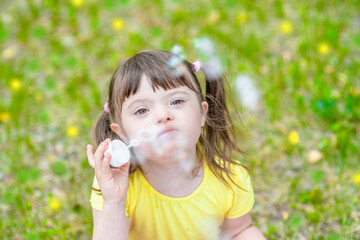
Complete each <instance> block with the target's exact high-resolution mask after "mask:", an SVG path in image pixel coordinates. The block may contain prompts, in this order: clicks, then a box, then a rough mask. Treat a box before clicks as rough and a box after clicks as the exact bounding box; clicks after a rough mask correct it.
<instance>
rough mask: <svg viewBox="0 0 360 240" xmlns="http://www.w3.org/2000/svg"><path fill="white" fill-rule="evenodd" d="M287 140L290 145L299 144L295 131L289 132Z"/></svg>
mask: <svg viewBox="0 0 360 240" xmlns="http://www.w3.org/2000/svg"><path fill="white" fill-rule="evenodd" d="M288 139H289V142H290V143H291V144H292V145H297V144H298V143H299V140H300V137H299V134H298V133H297V132H296V131H291V132H290V133H289V135H288Z"/></svg>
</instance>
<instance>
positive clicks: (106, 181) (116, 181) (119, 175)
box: [86, 138, 130, 203]
mask: <svg viewBox="0 0 360 240" xmlns="http://www.w3.org/2000/svg"><path fill="white" fill-rule="evenodd" d="M110 142H111V140H110V138H108V139H106V140H105V141H103V142H102V143H100V145H99V147H98V148H97V149H96V152H95V154H93V146H92V145H90V144H89V145H88V147H87V151H86V154H87V157H88V161H89V164H90V166H91V167H92V168H94V169H95V176H96V179H97V181H98V183H99V185H100V189H101V193H102V195H103V198H104V203H105V202H108V203H126V194H127V189H128V187H129V166H130V162H127V163H126V164H124V165H122V166H120V167H118V168H110V160H111V154H110V153H106V156H105V157H104V153H105V151H106V149H107V148H108V147H109V143H110Z"/></svg>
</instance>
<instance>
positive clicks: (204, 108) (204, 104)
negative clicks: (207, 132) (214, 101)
mask: <svg viewBox="0 0 360 240" xmlns="http://www.w3.org/2000/svg"><path fill="white" fill-rule="evenodd" d="M201 108H202V111H201V127H203V126H205V121H206V114H207V111H208V109H209V104H208V103H207V102H205V101H203V102H202V103H201Z"/></svg>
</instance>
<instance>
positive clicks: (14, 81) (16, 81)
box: [10, 78, 22, 92]
mask: <svg viewBox="0 0 360 240" xmlns="http://www.w3.org/2000/svg"><path fill="white" fill-rule="evenodd" d="M21 86H22V83H21V81H20V80H19V79H18V78H14V79H12V80H11V82H10V88H11V90H13V91H15V92H16V91H18V90H19V89H20V88H21Z"/></svg>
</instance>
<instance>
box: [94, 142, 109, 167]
mask: <svg viewBox="0 0 360 240" xmlns="http://www.w3.org/2000/svg"><path fill="white" fill-rule="evenodd" d="M106 144H107V142H105V141H103V142H102V143H100V145H99V147H98V148H97V149H96V152H95V170H100V171H101V166H102V160H103V158H104V153H105V151H106V149H107V147H106Z"/></svg>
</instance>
